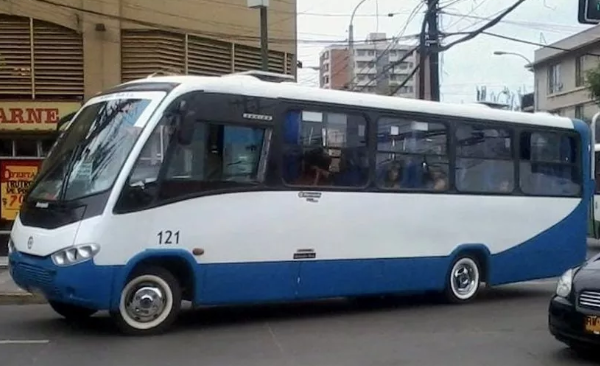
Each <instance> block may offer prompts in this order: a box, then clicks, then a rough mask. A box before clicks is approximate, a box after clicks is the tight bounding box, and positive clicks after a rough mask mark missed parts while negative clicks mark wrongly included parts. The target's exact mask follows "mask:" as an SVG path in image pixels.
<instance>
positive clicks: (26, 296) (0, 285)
mask: <svg viewBox="0 0 600 366" xmlns="http://www.w3.org/2000/svg"><path fill="white" fill-rule="evenodd" d="M44 302H45V301H44V300H43V299H42V298H40V297H39V296H34V295H32V294H30V293H28V292H25V291H23V290H21V289H20V288H18V287H17V285H15V284H14V282H13V281H12V279H11V278H10V275H9V274H8V270H7V269H6V268H0V305H23V304H40V303H44Z"/></svg>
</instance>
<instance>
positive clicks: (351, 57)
mask: <svg viewBox="0 0 600 366" xmlns="http://www.w3.org/2000/svg"><path fill="white" fill-rule="evenodd" d="M365 1H367V0H361V1H360V2H359V3H358V4H357V5H356V7H355V8H354V11H353V12H352V15H351V16H350V25H348V52H349V54H348V64H349V67H348V89H350V90H352V85H351V84H352V80H353V79H354V25H353V24H352V22H354V16H355V15H356V11H357V10H358V8H359V7H360V6H361V5H362V4H363V3H364V2H365Z"/></svg>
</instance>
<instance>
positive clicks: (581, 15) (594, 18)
mask: <svg viewBox="0 0 600 366" xmlns="http://www.w3.org/2000/svg"><path fill="white" fill-rule="evenodd" d="M577 20H578V21H579V23H581V24H599V23H600V0H579V12H578V17H577Z"/></svg>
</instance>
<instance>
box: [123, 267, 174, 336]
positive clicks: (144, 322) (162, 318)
mask: <svg viewBox="0 0 600 366" xmlns="http://www.w3.org/2000/svg"><path fill="white" fill-rule="evenodd" d="M180 309H181V286H180V285H179V282H178V281H177V279H176V278H175V277H174V276H173V274H171V272H169V271H167V270H166V269H164V268H161V267H145V268H142V269H140V270H138V271H136V272H135V274H134V275H133V276H131V278H130V279H129V281H128V282H127V284H126V285H125V287H124V288H123V291H121V298H120V300H119V309H118V310H117V311H113V312H111V316H112V317H113V319H114V320H115V323H116V324H117V327H118V328H119V329H120V330H121V331H122V332H123V333H125V334H127V335H154V334H160V333H163V332H164V331H166V330H167V329H168V328H169V327H170V326H171V325H172V324H173V322H174V321H175V319H176V318H177V316H178V314H179V310H180Z"/></svg>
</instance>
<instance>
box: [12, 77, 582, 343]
mask: <svg viewBox="0 0 600 366" xmlns="http://www.w3.org/2000/svg"><path fill="white" fill-rule="evenodd" d="M322 126H324V127H322ZM340 131H341V132H340ZM436 131H441V132H436ZM440 136H441V137H440ZM555 138H556V139H555ZM308 140H310V141H317V142H316V144H320V145H319V146H323V144H325V145H326V146H324V149H323V150H322V151H321V152H319V154H325V152H326V153H327V154H328V155H327V156H325V155H318V156H317V155H315V154H316V153H314V154H313V155H310V154H308V155H307V154H305V153H304V151H305V147H306V145H305V143H306V141H308ZM323 141H326V142H323ZM556 141H559V142H560V144H561V146H563V147H564V149H563V148H561V149H562V150H560V151H558V150H556V151H555V150H553V149H554V148H555V147H556V146H555V145H554V142H556ZM486 144H487V145H486ZM590 144H591V139H590V132H589V128H588V127H587V126H586V125H585V124H582V123H580V122H578V121H573V120H570V119H568V118H563V117H557V116H546V115H535V114H528V113H518V112H510V111H503V110H496V109H487V108H486V109H484V108H479V107H469V106H463V105H451V104H444V103H435V102H428V101H420V100H411V99H403V98H396V97H382V96H374V95H366V94H360V93H351V92H343V91H331V90H322V89H315V88H307V87H301V86H298V85H295V84H290V83H281V84H277V83H268V82H264V81H260V80H257V79H255V78H253V77H251V76H229V77H221V78H218V77H192V76H180V77H157V78H150V79H144V80H138V81H135V82H130V83H126V84H123V85H120V86H118V87H116V88H115V89H114V90H110V91H108V92H106V93H104V94H102V95H100V96H97V97H95V98H92V99H91V100H89V101H88V102H87V103H86V104H85V105H84V106H83V107H82V109H81V110H80V111H79V112H78V114H77V115H76V116H75V117H74V119H73V121H72V124H71V126H70V128H69V129H68V130H67V131H66V132H65V135H64V137H63V138H62V139H61V142H60V143H59V144H58V146H56V147H55V149H53V151H52V154H51V155H50V156H49V157H48V161H47V162H46V164H45V168H44V169H43V170H42V171H41V172H40V174H39V175H38V178H37V179H36V181H35V182H34V183H33V184H32V188H31V190H30V192H29V194H28V196H27V197H26V199H25V201H24V202H25V203H24V204H23V208H22V211H21V212H20V214H19V217H18V218H17V219H16V221H15V224H14V227H13V230H12V233H11V241H10V244H9V250H10V255H9V258H10V259H9V262H10V271H11V274H12V276H13V278H14V280H15V282H16V283H17V284H18V285H19V286H21V287H22V288H24V289H26V290H28V291H35V292H39V293H41V294H43V295H44V296H45V297H46V298H47V299H48V300H49V302H50V304H51V305H52V307H53V308H54V309H55V310H56V311H57V312H59V313H60V314H61V315H63V316H66V317H71V318H76V317H84V316H89V315H91V314H93V313H94V312H95V311H98V310H109V311H110V312H111V314H112V316H113V317H114V318H115V320H116V321H117V324H119V326H120V327H121V329H122V330H124V331H126V332H129V333H135V334H146V333H156V332H160V331H163V330H165V329H166V328H167V327H168V326H169V325H170V324H171V323H172V321H173V319H174V318H175V317H176V315H177V312H178V310H179V303H180V301H181V300H182V299H186V300H190V301H192V302H193V304H194V305H196V306H199V305H220V304H244V303H259V302H267V301H294V300H306V299H317V298H327V297H338V296H348V297H353V296H366V295H382V294H391V293H415V292H428V291H436V292H444V293H445V294H446V296H447V298H448V299H449V300H451V301H454V302H465V301H469V300H471V299H472V298H474V297H475V296H476V294H477V292H478V289H479V284H480V283H481V282H486V283H487V284H489V285H499V284H505V283H511V282H518V281H526V280H532V279H537V278H545V277H552V276H557V275H560V274H561V273H563V272H564V271H565V270H566V269H568V268H570V267H572V266H575V265H577V264H579V263H580V262H581V261H583V260H584V259H585V253H586V231H587V230H586V218H587V213H588V209H589V202H590V201H591V197H592V190H593V181H592V179H591V173H590V172H591V171H590V169H591V168H590V157H591V155H592V154H590V150H591V148H590ZM483 145H485V146H483ZM315 146H316V145H314V144H313V145H312V147H315ZM340 146H341V147H340ZM411 146H412V147H411ZM482 146H483V147H482ZM486 146H488V147H489V149H488V148H487V147H486ZM336 149H338V150H336ZM290 151H300V152H299V153H298V154H300V155H299V156H301V159H304V160H297V158H296V155H292V154H295V153H292V152H290ZM311 151H312V150H311ZM315 151H316V150H315ZM323 151H325V152H323ZM561 151H562V152H561ZM211 154H213V155H215V156H213V155H211ZM345 154H348V155H345ZM352 154H354V155H352ZM544 154H545V155H544ZM340 156H341V157H340ZM347 156H355V158H347ZM540 156H541V157H540ZM213 158H218V159H217V160H215V161H220V162H219V163H218V164H217V163H215V164H214V165H211V164H212V163H211V162H210V161H211V160H210V159H213ZM219 159H220V160H219ZM311 159H312V160H311ZM323 159H325V160H326V161H327V162H328V163H329V164H330V165H327V164H324V165H323V164H321V165H318V164H320V162H321V161H324V160H323ZM344 159H347V160H344ZM544 159H546V160H544ZM394 164H396V165H394ZM309 166H310V167H313V168H312V169H313V170H310V169H307V167H309ZM333 166H337V167H335V168H332V167H333ZM388 166H397V167H399V168H398V169H400V170H399V171H401V173H400V174H401V179H400V178H397V180H394V179H396V178H393V177H394V175H393V174H394V173H389V174H388V170H386V169H388ZM163 167H166V168H164V169H163ZM209 167H217V171H218V172H217V175H216V177H217V178H207V177H209V173H208V168H209ZM349 167H352V169H354V170H352V169H351V168H349ZM384 168H385V169H384ZM488 168H489V169H488ZM319 169H320V170H319ZM389 171H392V170H389ZM290 172H291V173H290ZM298 172H301V173H298ZM435 172H438V173H435ZM300 174H305V177H306V180H304V181H303V180H301V179H300V180H297V181H295V182H304V183H292V182H291V181H292V178H288V175H290V176H294V177H295V176H296V175H300ZM444 175H445V177H446V178H444ZM324 176H326V177H328V178H327V179H328V180H327V181H326V182H328V183H326V184H325V183H324V184H323V185H320V186H314V185H311V183H310V182H313V179H314V181H317V180H318V179H321V178H322V177H324ZM382 177H383V178H382ZM386 177H387V178H386ZM431 177H434V178H431ZM294 179H296V178H294ZM386 179H387V180H386ZM384 181H385V182H384ZM425 181H427V182H430V183H431V184H430V183H425ZM382 182H384V183H382ZM436 187H437V188H436Z"/></svg>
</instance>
